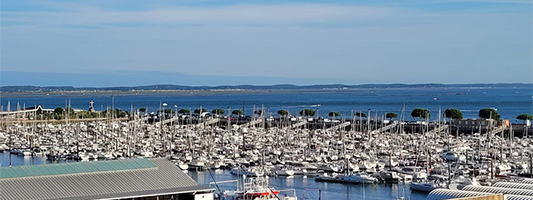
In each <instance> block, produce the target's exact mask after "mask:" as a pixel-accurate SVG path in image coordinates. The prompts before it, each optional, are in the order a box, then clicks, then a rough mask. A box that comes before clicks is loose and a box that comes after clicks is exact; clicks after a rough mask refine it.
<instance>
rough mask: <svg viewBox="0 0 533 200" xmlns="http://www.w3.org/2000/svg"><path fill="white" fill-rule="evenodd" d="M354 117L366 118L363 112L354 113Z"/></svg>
mask: <svg viewBox="0 0 533 200" xmlns="http://www.w3.org/2000/svg"><path fill="white" fill-rule="evenodd" d="M354 115H355V116H357V117H365V118H366V113H364V112H355V114H354Z"/></svg>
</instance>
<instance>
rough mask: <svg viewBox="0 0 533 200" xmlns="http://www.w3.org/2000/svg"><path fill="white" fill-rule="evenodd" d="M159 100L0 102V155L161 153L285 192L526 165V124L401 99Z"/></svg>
mask: <svg viewBox="0 0 533 200" xmlns="http://www.w3.org/2000/svg"><path fill="white" fill-rule="evenodd" d="M67 105H68V104H67ZM92 105H93V104H92V103H91V106H92ZM159 105H160V110H161V111H162V112H148V111H143V112H141V111H140V109H135V108H134V106H133V105H132V106H131V109H130V110H131V112H129V115H125V116H124V117H120V115H121V113H120V112H119V110H115V111H112V112H111V111H108V112H105V113H102V112H99V111H93V112H94V113H99V115H100V116H98V117H95V118H82V119H80V118H76V117H75V116H76V115H72V113H69V114H66V115H64V116H65V117H66V118H63V119H61V120H55V119H43V118H44V117H43V116H47V115H46V113H47V112H50V113H53V112H54V109H47V108H43V107H42V106H37V107H34V109H33V110H31V109H19V110H17V109H14V110H11V111H9V113H6V112H4V113H3V117H2V121H1V122H2V126H1V127H2V128H1V130H0V148H1V149H0V150H2V152H0V158H1V166H2V167H9V166H24V165H47V164H50V163H77V162H98V161H101V160H122V159H130V158H166V159H167V160H170V161H171V162H172V163H174V165H175V166H176V167H178V168H180V169H181V170H183V171H186V172H187V174H188V175H189V176H190V177H192V178H193V179H194V180H195V181H197V182H198V183H200V184H202V185H205V186H209V187H211V188H217V191H215V195H216V196H217V195H218V196H219V197H220V196H223V195H224V194H226V196H228V194H234V195H235V194H239V195H244V194H245V193H246V192H242V191H247V190H251V189H250V188H256V187H255V186H254V187H249V188H248V189H243V188H241V189H240V190H235V191H232V192H228V191H231V190H232V188H233V189H235V188H234V187H235V186H234V185H235V182H233V186H231V185H225V184H226V181H228V180H240V181H241V184H242V185H244V183H245V182H246V181H248V180H256V181H257V180H263V181H262V182H261V184H260V185H263V186H261V187H259V188H264V186H265V184H266V185H270V186H271V187H272V188H275V189H276V191H286V190H290V191H293V194H290V195H288V194H287V195H288V196H287V199H291V198H290V197H291V196H297V197H298V199H317V198H318V197H322V198H323V199H335V198H338V199H352V198H357V199H360V198H361V199H401V198H404V199H425V197H426V196H427V194H428V193H429V192H431V191H433V190H436V189H440V188H452V189H462V188H464V187H465V186H467V185H492V184H494V183H496V182H518V181H520V180H522V179H523V178H524V177H530V176H531V169H532V168H531V167H530V166H532V163H531V162H532V161H533V159H532V158H531V157H532V155H531V154H530V152H532V150H533V146H532V144H533V140H532V139H531V137H530V135H528V132H533V131H532V130H530V128H524V125H521V124H519V123H514V124H513V123H510V122H509V120H507V121H506V120H505V119H502V120H491V119H476V120H472V119H464V120H452V119H448V118H445V117H437V119H436V120H429V119H418V120H416V121H407V120H406V121H403V120H401V119H405V118H406V117H412V114H411V111H405V109H402V110H403V111H402V112H399V113H398V114H399V116H397V118H396V119H388V118H384V117H380V116H379V115H377V114H372V111H371V110H368V111H367V112H366V113H365V114H366V116H371V117H366V116H365V117H363V116H364V115H363V114H361V113H362V112H359V114H357V113H355V112H354V113H355V114H350V115H349V116H353V117H349V118H348V117H339V118H336V116H335V115H331V116H330V117H317V116H304V115H289V114H287V115H279V114H278V115H272V114H268V113H269V112H268V111H267V110H266V109H265V107H264V106H253V107H252V110H251V111H248V112H250V113H252V114H251V115H247V116H246V115H243V113H239V112H232V110H229V109H228V110H226V111H225V113H220V112H221V111H220V110H217V109H213V110H212V112H210V111H208V110H207V109H205V108H204V107H199V108H197V109H196V110H198V112H194V111H193V112H191V111H192V110H194V109H190V111H189V112H188V113H184V112H181V113H180V112H176V111H180V110H179V109H178V107H177V106H176V107H173V106H171V105H168V104H166V103H164V102H162V103H160V104H159ZM168 107H170V108H172V107H173V109H170V110H168V109H166V108H168ZM221 107H222V106H221ZM323 107H327V105H324V106H323ZM90 109H91V108H90ZM90 109H89V110H90ZM301 109H302V112H303V111H304V110H305V109H306V108H303V107H302V108H301ZM65 110H68V109H65ZM124 110H126V109H124ZM165 110H168V112H166V111H165ZM243 110H244V109H243ZM314 110H315V111H318V109H314ZM500 110H501V108H500ZM163 111H165V112H163ZM215 111H216V112H215ZM233 111H235V110H233ZM64 112H66V111H64ZM72 112H73V113H74V114H75V113H85V112H88V111H87V110H83V109H79V110H72ZM122 112H123V111H122ZM306 112H307V111H306ZM437 112H438V113H439V114H438V115H437V116H442V113H444V111H443V110H438V111H437ZM228 113H230V114H228ZM410 114H411V116H410ZM67 116H68V117H67ZM21 118H22V119H24V120H20V119H21ZM465 123H467V125H469V126H467V125H465ZM243 177H246V178H245V179H243ZM217 182H220V183H221V184H220V185H219V184H218V183H217ZM222 183H224V184H222ZM251 183H255V182H250V184H251ZM214 185H216V186H214ZM263 190H264V189H263ZM239 191H240V192H239ZM311 191H312V192H311ZM319 193H320V195H319ZM254 194H255V193H254ZM254 194H251V196H250V198H252V197H253V196H254ZM257 194H261V195H263V194H264V195H266V196H265V197H264V198H266V199H269V198H274V197H272V196H270V197H267V196H269V195H271V194H270V193H257ZM284 195H285V194H284ZM244 196H246V195H244ZM304 196H305V197H304ZM239 198H240V197H239Z"/></svg>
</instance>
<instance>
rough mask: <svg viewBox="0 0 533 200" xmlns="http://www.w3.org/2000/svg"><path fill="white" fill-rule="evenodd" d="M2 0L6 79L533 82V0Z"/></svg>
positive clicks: (215, 82)
mask: <svg viewBox="0 0 533 200" xmlns="http://www.w3.org/2000/svg"><path fill="white" fill-rule="evenodd" d="M0 9H1V19H0V22H1V25H0V27H1V35H0V38H1V39H0V42H1V46H0V47H1V54H0V56H1V61H0V64H1V65H0V67H1V68H0V70H1V71H0V72H2V74H1V76H0V78H1V79H0V83H1V84H2V85H27V84H31V85H73V86H108V85H109V86H110V85H113V86H115V85H142V84H157V83H160V84H180V85H223V84H281V83H289V84H299V85H307V84H328V83H343V84H364V83H510V82H513V83H514V82H518V83H531V82H533V64H532V62H533V58H532V55H533V50H532V46H533V41H532V35H533V33H532V24H533V21H532V10H533V5H532V1H531V0H432V1H427V0H405V1H384V0H372V1H318V0H315V1H218V0H182V1H141V0H122V1H109V0H99V1H66V0H65V1H38V0H35V1H32V0H29V1H16V0H11V1H9V0H8V1H2V2H1V7H0ZM125 71H128V73H125ZM36 74H37V75H38V74H42V75H43V76H42V77H38V76H37V77H35V75H36ZM114 74H118V75H119V76H116V77H117V78H116V79H115V80H112V81H111V80H110V79H112V78H109V77H113V75H114ZM146 74H149V75H146ZM30 75H31V76H30ZM65 76H73V77H76V76H83V77H88V78H84V79H76V78H64V77H65ZM25 77H34V78H32V79H31V80H28V79H26V78H25ZM102 77H105V78H102Z"/></svg>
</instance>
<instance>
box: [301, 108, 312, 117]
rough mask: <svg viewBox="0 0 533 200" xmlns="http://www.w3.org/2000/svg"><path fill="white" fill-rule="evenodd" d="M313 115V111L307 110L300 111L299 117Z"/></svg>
mask: <svg viewBox="0 0 533 200" xmlns="http://www.w3.org/2000/svg"><path fill="white" fill-rule="evenodd" d="M315 114H316V113H315V110H313V109H309V108H307V109H303V110H302V111H300V115H302V116H314V115H315Z"/></svg>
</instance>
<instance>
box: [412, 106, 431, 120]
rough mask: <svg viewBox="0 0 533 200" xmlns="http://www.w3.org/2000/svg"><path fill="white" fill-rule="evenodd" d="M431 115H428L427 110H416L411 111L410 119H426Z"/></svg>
mask: <svg viewBox="0 0 533 200" xmlns="http://www.w3.org/2000/svg"><path fill="white" fill-rule="evenodd" d="M430 116H431V115H430V114H429V110H428V109H424V108H416V109H414V110H413V112H411V117H413V118H416V117H418V118H420V119H426V118H429V117H430Z"/></svg>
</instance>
